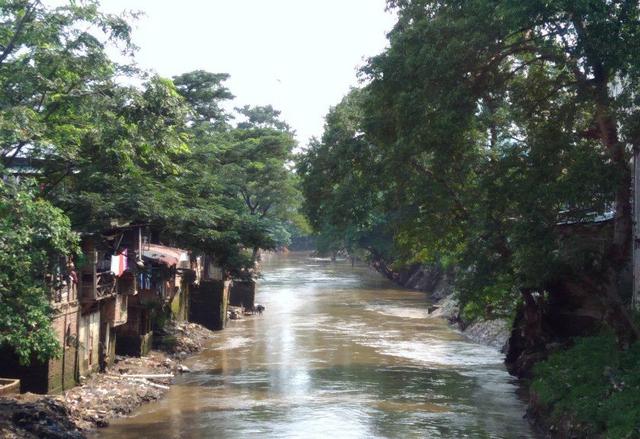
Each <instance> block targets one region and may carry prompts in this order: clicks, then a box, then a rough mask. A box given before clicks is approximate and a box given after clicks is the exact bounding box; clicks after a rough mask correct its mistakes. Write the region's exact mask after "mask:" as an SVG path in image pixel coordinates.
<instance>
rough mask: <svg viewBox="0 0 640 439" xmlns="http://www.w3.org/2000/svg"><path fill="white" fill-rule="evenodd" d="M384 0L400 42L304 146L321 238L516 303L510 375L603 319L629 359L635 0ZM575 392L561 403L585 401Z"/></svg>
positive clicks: (505, 304) (639, 67)
mask: <svg viewBox="0 0 640 439" xmlns="http://www.w3.org/2000/svg"><path fill="white" fill-rule="evenodd" d="M388 7H389V8H390V9H392V10H393V11H394V12H395V13H397V16H398V20H397V23H396V25H395V26H394V28H393V29H392V31H391V32H390V33H389V34H388V40H389V45H388V48H387V49H385V50H384V51H383V52H382V53H381V54H379V55H377V56H374V57H373V58H371V59H369V60H368V62H367V63H366V64H365V66H364V67H363V68H362V69H361V77H362V79H363V85H362V87H360V88H358V89H354V90H352V91H351V92H350V93H349V94H348V95H347V96H345V97H344V99H343V100H342V101H341V102H339V103H338V104H337V105H336V106H335V107H334V108H332V109H331V111H330V112H329V114H328V115H327V117H326V125H325V131H324V134H323V135H322V137H321V138H320V139H317V140H315V141H314V142H312V143H311V144H310V146H309V148H308V150H307V151H306V152H305V153H304V154H303V155H301V156H300V157H299V158H298V171H299V174H300V176H301V178H302V188H303V193H304V195H305V204H304V208H305V212H306V213H307V215H308V217H309V221H310V223H311V225H312V227H313V228H314V231H315V233H316V234H317V236H318V243H319V244H321V245H322V246H323V247H324V248H325V249H327V250H330V251H336V250H337V249H341V248H346V249H348V250H349V251H354V250H357V251H364V252H366V253H367V254H368V256H369V257H370V258H371V259H372V260H373V261H376V262H378V263H377V265H378V266H384V267H391V269H392V270H394V271H398V270H399V269H402V268H403V267H405V268H406V267H412V266H413V265H414V264H427V265H440V266H441V267H443V269H444V270H446V271H448V272H452V273H453V274H454V276H453V277H454V278H455V285H454V286H455V290H456V293H457V295H458V298H459V300H460V305H461V310H462V312H463V314H464V315H465V317H467V318H473V317H474V316H475V317H484V318H493V317H496V316H513V317H514V321H515V325H516V326H515V330H514V334H515V338H516V339H517V340H515V341H516V343H511V347H510V352H509V355H508V356H507V359H508V360H509V361H512V363H511V364H513V365H514V366H513V368H512V369H510V370H512V371H513V372H514V373H518V374H520V375H528V374H529V373H530V367H531V365H532V364H533V363H535V362H536V361H539V360H541V359H544V358H545V356H546V355H547V354H548V352H547V349H548V346H554V345H556V344H557V343H565V342H566V341H567V340H569V339H571V337H574V336H576V335H580V334H582V335H585V334H592V333H593V331H594V329H595V328H599V327H601V326H602V325H604V326H608V327H609V328H611V329H612V330H613V332H614V334H615V337H614V338H615V343H613V342H611V340H609V339H603V338H596V339H592V341H591V343H592V344H593V345H594V346H596V345H597V346H598V349H597V350H596V351H595V352H602V350H603V349H604V350H607V349H609V350H610V353H611V355H613V352H614V351H615V355H616V356H617V357H616V358H619V359H620V361H621V362H626V361H632V358H633V356H634V355H635V354H634V353H633V352H635V351H634V349H636V348H633V349H631V350H629V351H626V350H625V349H624V346H630V345H633V346H637V345H634V344H633V343H634V342H636V341H637V340H638V338H639V337H640V331H639V330H638V325H637V324H636V323H634V321H633V319H632V318H631V312H630V308H631V302H632V300H631V299H632V283H631V275H630V273H631V270H630V266H631V263H632V243H633V234H632V225H633V222H632V211H631V187H632V168H631V165H630V164H631V163H632V154H633V151H634V150H638V148H640V129H639V127H640V58H638V56H637V54H638V53H640V5H639V4H638V2H628V1H606V2H605V1H563V0H552V1H538V0H532V1H526V2H515V1H507V0H498V1H487V0H471V1H455V0H447V1H433V0H390V1H388ZM380 262H381V263H380ZM600 344H603V345H602V346H600ZM579 346H581V345H578V347H577V348H576V349H580V348H579ZM615 346H621V347H623V348H622V349H618V350H616V348H615ZM587 359H588V358H587ZM565 363H566V364H569V365H575V366H577V365H578V363H577V362H575V361H573V359H572V357H571V354H563V356H558V357H554V360H551V363H548V364H550V365H556V366H557V367H558V368H563V369H562V370H566V371H567V375H571V380H572V381H571V382H575V383H577V382H578V381H576V379H577V378H575V376H573V375H572V373H571V368H570V367H568V368H566V369H564V367H565V366H564V364H565ZM510 367H511V366H510ZM603 367H604V365H603ZM611 367H614V368H615V367H616V365H615V364H614V365H612V366H611ZM550 368H552V366H547V368H546V369H545V368H543V367H541V369H540V371H546V372H545V373H550V372H549V371H551V370H552V369H550ZM558 370H560V369H558ZM594 370H595V369H594ZM622 370H624V371H627V372H628V373H630V374H631V370H632V369H624V367H623V369H622ZM627 372H625V373H627ZM541 373H542V372H541ZM598 373H602V371H599V372H598ZM549 376H550V375H549ZM583 378H584V377H583ZM549 379H551V378H549ZM567 379H569V378H567ZM629 382H630V383H631V382H635V381H634V380H629ZM557 384H558V386H557V387H558V389H562V388H564V387H563V386H562V385H561V380H560V379H558V383H557ZM592 385H594V386H596V385H597V384H596V382H595V381H594V382H593V384H592ZM603 385H604V384H603ZM557 391H558V392H560V390H557ZM596 393H597V392H595V393H593V394H591V395H589V396H590V397H595V396H596ZM546 395H548V394H546ZM621 395H630V392H629V393H627V392H626V391H625V392H623V393H621ZM548 397H549V398H550V399H548V401H551V400H552V399H553V398H554V397H555V396H553V395H549V396H548ZM564 397H565V399H562V400H561V404H560V405H559V406H558V407H564V408H567V409H568V408H569V407H572V405H573V404H580V400H579V399H578V397H577V396H576V397H575V398H574V397H573V396H571V394H570V393H568V394H566V395H564ZM600 397H601V398H602V395H600ZM586 399H587V400H590V403H591V404H594V405H597V404H598V403H599V401H598V400H597V399H593V400H591V399H589V398H586ZM614 399H615V401H618V398H614ZM614 399H612V400H611V401H610V402H611V404H617V402H614ZM622 399H623V398H622ZM602 410H603V412H601V414H602V415H604V414H606V413H611V414H613V406H612V408H611V411H610V412H606V410H609V409H605V408H603V409H602ZM581 413H582V412H581ZM626 414H628V415H629V416H633V419H635V420H637V419H638V413H637V412H633V411H631V409H629V410H627V411H626ZM629 422H635V421H629ZM600 427H601V426H598V428H600ZM604 428H612V429H614V425H613V424H611V425H608V426H604ZM615 428H617V427H615ZM612 431H617V430H612ZM611 434H617V433H611Z"/></svg>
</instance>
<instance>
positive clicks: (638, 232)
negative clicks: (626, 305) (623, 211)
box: [631, 145, 640, 311]
mask: <svg viewBox="0 0 640 439" xmlns="http://www.w3.org/2000/svg"><path fill="white" fill-rule="evenodd" d="M631 306H632V308H633V309H634V310H636V311H640V145H634V148H633V292H632V297H631Z"/></svg>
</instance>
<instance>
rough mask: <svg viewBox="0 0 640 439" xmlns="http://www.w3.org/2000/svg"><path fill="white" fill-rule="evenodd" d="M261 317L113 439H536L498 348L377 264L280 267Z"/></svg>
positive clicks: (272, 262)
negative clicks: (474, 338)
mask: <svg viewBox="0 0 640 439" xmlns="http://www.w3.org/2000/svg"><path fill="white" fill-rule="evenodd" d="M256 301H257V302H259V303H262V304H264V305H265V306H266V312H265V313H264V314H263V315H262V316H255V317H249V318H246V319H244V320H240V321H232V322H230V324H229V327H228V328H227V329H225V330H224V331H221V332H219V333H216V335H215V337H214V338H213V340H212V341H211V343H210V345H209V348H208V349H206V350H205V351H203V352H202V353H201V354H199V355H197V356H195V357H192V358H190V359H189V360H187V362H186V363H185V364H186V365H187V366H189V367H190V368H191V369H192V371H193V373H189V374H185V375H183V376H180V377H178V378H177V380H176V384H175V385H174V386H172V388H171V390H170V391H169V392H168V394H167V396H166V397H165V398H164V399H162V400H161V401H158V402H155V403H152V404H148V405H146V406H144V407H142V408H141V409H140V410H138V411H137V412H136V414H135V416H133V417H130V418H125V419H120V420H116V421H113V423H112V425H111V426H110V427H108V428H106V429H104V430H102V431H100V432H99V433H98V434H97V435H96V437H97V438H100V439H133V438H198V439H199V438H234V439H239V438H252V437H255V438H333V439H338V438H528V437H534V436H533V433H532V431H531V429H530V428H529V426H528V424H527V422H526V421H525V420H523V418H522V416H523V414H524V411H525V406H524V404H523V403H522V401H520V400H519V399H518V397H517V396H516V393H515V392H516V389H517V387H516V384H515V381H514V380H513V379H512V378H511V377H510V376H509V375H508V374H507V372H506V371H505V369H504V366H503V365H502V356H501V354H499V353H498V352H497V351H495V350H494V349H492V348H488V347H484V346H480V345H477V344H474V343H470V342H468V341H466V340H465V339H464V338H463V337H462V336H461V335H460V334H459V333H458V332H456V331H455V330H453V329H451V328H449V327H448V325H447V324H446V322H444V321H443V320H441V319H438V318H430V317H429V316H428V314H427V305H428V304H427V302H426V301H425V295H424V294H423V293H420V292H414V291H407V290H401V289H398V288H397V287H395V286H394V285H393V284H391V283H390V282H388V281H387V280H386V279H383V278H382V277H381V276H380V275H379V274H377V273H375V272H373V271H371V270H370V269H369V268H368V267H365V266H356V267H351V265H350V264H348V263H340V262H338V263H326V262H323V261H318V260H313V259H308V258H306V257H303V256H301V255H296V254H290V255H285V256H268V257H267V258H266V261H265V264H264V273H263V278H262V279H260V281H259V284H258V293H257V296H256Z"/></svg>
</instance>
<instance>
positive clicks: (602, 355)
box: [532, 334, 640, 438]
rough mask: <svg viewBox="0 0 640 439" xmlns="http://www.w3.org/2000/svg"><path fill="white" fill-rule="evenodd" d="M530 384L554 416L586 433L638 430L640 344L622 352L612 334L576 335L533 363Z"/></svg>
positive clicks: (616, 434)
mask: <svg viewBox="0 0 640 439" xmlns="http://www.w3.org/2000/svg"><path fill="white" fill-rule="evenodd" d="M534 377H535V378H534V381H533V384H532V389H533V391H534V392H535V396H536V397H537V400H538V403H539V404H541V405H542V406H543V408H544V409H545V410H548V411H549V412H550V413H551V417H552V420H553V421H555V422H561V421H563V420H569V421H571V423H572V424H573V425H574V426H576V430H577V431H578V432H579V433H580V434H582V435H584V436H585V437H587V436H588V437H593V436H596V435H602V436H604V437H607V438H632V437H637V436H638V435H640V343H636V344H634V345H633V346H631V347H630V348H629V349H628V350H626V351H621V350H620V349H619V347H618V346H617V343H616V338H615V336H614V335H612V334H606V335H601V336H597V337H590V338H584V339H579V340H577V341H576V343H575V345H574V346H573V347H572V348H571V349H569V350H567V351H564V352H561V353H557V354H554V355H552V356H551V357H550V358H549V359H548V360H547V361H544V362H541V363H539V364H537V365H536V366H535V369H534Z"/></svg>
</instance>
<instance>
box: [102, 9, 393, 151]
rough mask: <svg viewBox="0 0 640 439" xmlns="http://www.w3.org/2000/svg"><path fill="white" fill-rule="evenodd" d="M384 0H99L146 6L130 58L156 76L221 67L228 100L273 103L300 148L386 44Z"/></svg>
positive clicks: (389, 19)
mask: <svg viewBox="0 0 640 439" xmlns="http://www.w3.org/2000/svg"><path fill="white" fill-rule="evenodd" d="M385 4H386V2H385V0H208V1H207V0H181V1H167V0H103V1H102V7H103V10H106V11H109V12H121V11H123V10H125V9H127V10H140V11H144V12H145V16H143V17H141V18H140V19H139V20H138V22H137V24H136V26H135V32H134V41H135V43H136V44H137V45H138V46H139V47H140V50H139V53H138V55H137V61H138V63H139V64H140V65H141V66H142V67H144V68H147V69H151V70H153V71H155V72H157V73H158V74H160V75H162V76H167V77H171V76H173V75H176V74H180V73H184V72H188V71H191V70H195V69H204V70H208V71H212V72H226V73H229V74H230V75H231V78H230V80H229V81H228V82H227V85H228V87H229V88H230V89H231V91H232V93H233V94H234V95H235V96H236V100H235V102H234V103H233V106H241V105H245V104H251V105H266V104H272V105H273V106H274V107H275V108H277V109H279V110H281V111H282V115H283V118H284V119H285V120H286V121H287V122H288V123H289V125H291V126H292V127H293V128H294V129H295V130H296V131H297V133H298V140H299V141H300V143H301V145H302V146H303V145H305V144H306V142H307V140H308V138H309V137H310V136H319V135H320V134H321V133H322V126H323V123H324V119H323V118H324V116H325V115H326V113H327V111H328V110H329V107H330V106H331V105H335V104H336V103H338V101H339V100H340V98H341V97H342V96H343V95H344V94H345V93H346V92H347V91H348V90H349V87H350V86H353V85H357V79H356V70H357V67H358V66H361V65H362V64H363V62H364V59H365V58H366V57H369V56H372V55H375V54H377V53H379V52H380V51H382V49H383V48H384V47H385V46H386V37H385V35H386V33H387V32H388V31H389V30H390V29H391V27H392V26H393V23H394V17H393V15H392V14H390V13H388V12H385Z"/></svg>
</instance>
